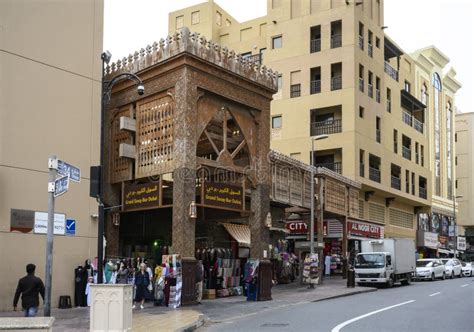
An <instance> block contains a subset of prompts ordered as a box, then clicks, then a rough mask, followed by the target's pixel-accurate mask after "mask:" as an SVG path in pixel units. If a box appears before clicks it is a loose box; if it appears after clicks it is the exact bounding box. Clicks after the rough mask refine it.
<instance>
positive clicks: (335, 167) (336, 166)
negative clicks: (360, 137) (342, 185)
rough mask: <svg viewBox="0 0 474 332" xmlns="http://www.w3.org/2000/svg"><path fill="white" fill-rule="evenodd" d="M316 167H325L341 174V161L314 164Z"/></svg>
mask: <svg viewBox="0 0 474 332" xmlns="http://www.w3.org/2000/svg"><path fill="white" fill-rule="evenodd" d="M316 167H325V168H327V169H330V170H331V171H334V172H336V173H339V174H342V162H335V163H322V164H316Z"/></svg>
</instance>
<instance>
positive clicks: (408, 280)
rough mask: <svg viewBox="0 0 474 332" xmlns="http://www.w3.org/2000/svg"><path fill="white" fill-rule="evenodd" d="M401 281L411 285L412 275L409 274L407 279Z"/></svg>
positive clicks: (403, 283)
mask: <svg viewBox="0 0 474 332" xmlns="http://www.w3.org/2000/svg"><path fill="white" fill-rule="evenodd" d="M401 283H402V285H403V286H408V285H410V284H411V277H410V276H408V277H407V278H406V279H405V280H402V282H401Z"/></svg>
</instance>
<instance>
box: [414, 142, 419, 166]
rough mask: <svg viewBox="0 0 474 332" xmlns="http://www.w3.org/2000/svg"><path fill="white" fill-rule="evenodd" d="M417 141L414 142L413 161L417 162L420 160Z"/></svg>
mask: <svg viewBox="0 0 474 332" xmlns="http://www.w3.org/2000/svg"><path fill="white" fill-rule="evenodd" d="M418 145H419V144H418V142H415V163H417V164H418V163H419V161H420V155H419V148H418Z"/></svg>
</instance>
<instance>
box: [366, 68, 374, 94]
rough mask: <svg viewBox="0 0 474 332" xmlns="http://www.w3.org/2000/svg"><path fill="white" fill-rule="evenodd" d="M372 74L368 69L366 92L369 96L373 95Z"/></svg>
mask: <svg viewBox="0 0 474 332" xmlns="http://www.w3.org/2000/svg"><path fill="white" fill-rule="evenodd" d="M373 81H374V74H372V72H371V71H370V70H369V84H368V91H367V92H368V94H369V97H370V98H373V97H374V82H373Z"/></svg>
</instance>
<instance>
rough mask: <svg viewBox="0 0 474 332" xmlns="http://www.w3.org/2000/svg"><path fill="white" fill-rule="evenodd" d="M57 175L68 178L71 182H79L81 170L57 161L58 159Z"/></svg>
mask: <svg viewBox="0 0 474 332" xmlns="http://www.w3.org/2000/svg"><path fill="white" fill-rule="evenodd" d="M58 174H59V175H67V176H69V177H70V178H71V181H74V182H81V170H80V169H79V168H77V167H75V166H73V165H71V164H68V163H67V162H65V161H62V160H59V159H58Z"/></svg>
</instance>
